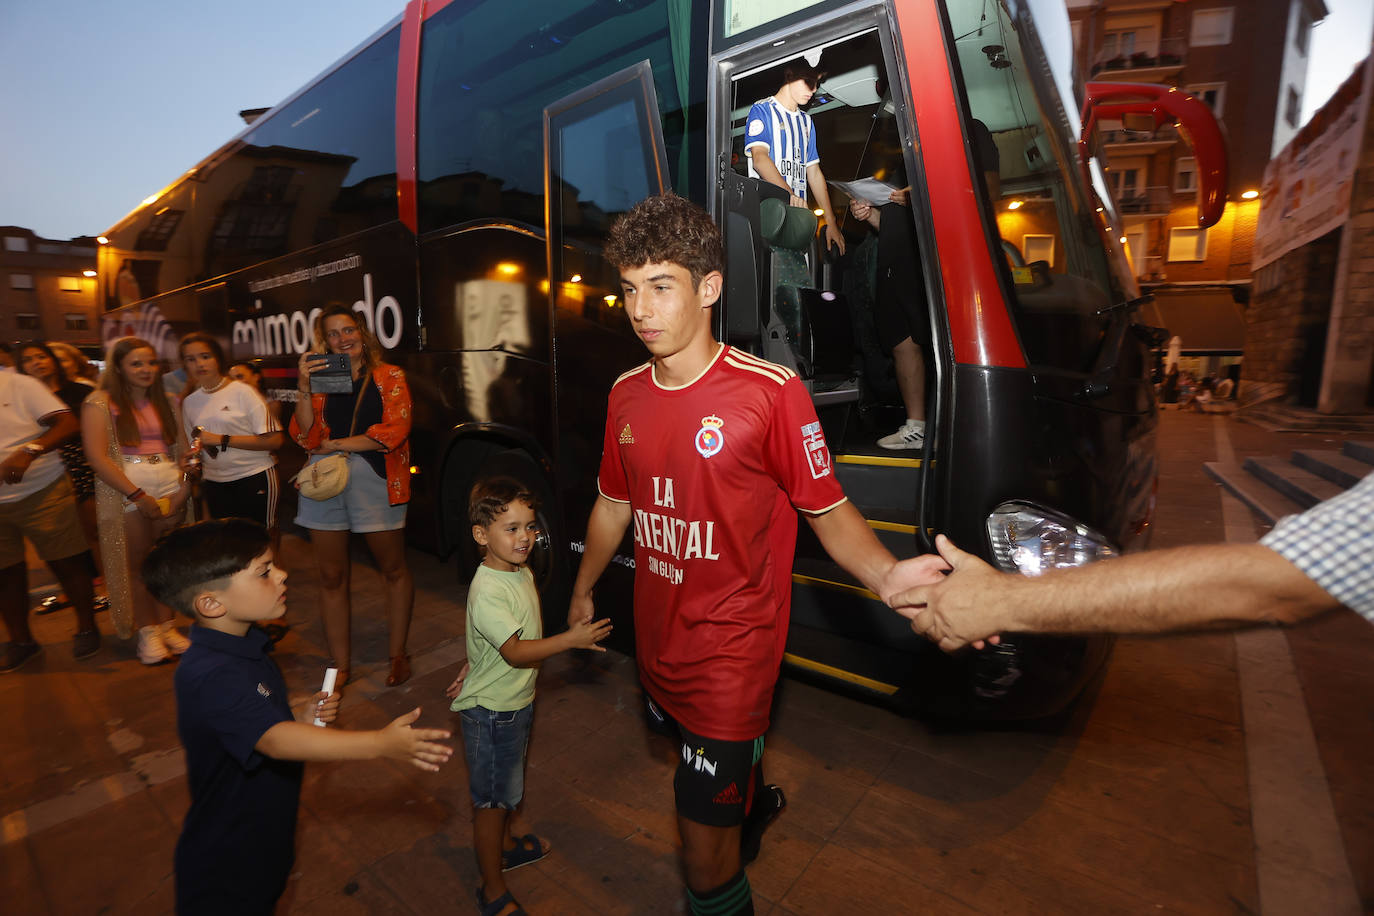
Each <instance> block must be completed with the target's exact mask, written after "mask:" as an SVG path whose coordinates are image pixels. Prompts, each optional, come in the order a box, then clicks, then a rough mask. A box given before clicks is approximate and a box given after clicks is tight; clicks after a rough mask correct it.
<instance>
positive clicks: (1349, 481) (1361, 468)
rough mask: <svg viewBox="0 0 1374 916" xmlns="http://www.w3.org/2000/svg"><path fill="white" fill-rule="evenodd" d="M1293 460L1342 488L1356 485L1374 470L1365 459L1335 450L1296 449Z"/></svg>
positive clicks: (1299, 465) (1301, 466)
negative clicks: (1361, 459)
mask: <svg viewBox="0 0 1374 916" xmlns="http://www.w3.org/2000/svg"><path fill="white" fill-rule="evenodd" d="M1292 461H1293V463H1294V464H1295V465H1297V466H1298V467H1300V468H1303V469H1304V470H1308V471H1311V472H1312V473H1313V474H1316V475H1317V476H1318V477H1321V478H1323V479H1325V480H1329V481H1331V482H1332V483H1334V484H1336V485H1337V486H1339V487H1341V488H1342V489H1349V488H1350V487H1353V486H1355V484H1357V483H1359V482H1360V481H1361V480H1363V479H1364V476H1365V475H1366V474H1368V473H1369V472H1370V471H1371V470H1374V468H1371V467H1370V466H1369V465H1368V464H1365V463H1364V462H1363V461H1360V460H1358V459H1356V458H1351V457H1350V456H1348V455H1345V454H1342V453H1341V452H1337V451H1334V450H1323V449H1305V448H1299V449H1294V450H1293V458H1292Z"/></svg>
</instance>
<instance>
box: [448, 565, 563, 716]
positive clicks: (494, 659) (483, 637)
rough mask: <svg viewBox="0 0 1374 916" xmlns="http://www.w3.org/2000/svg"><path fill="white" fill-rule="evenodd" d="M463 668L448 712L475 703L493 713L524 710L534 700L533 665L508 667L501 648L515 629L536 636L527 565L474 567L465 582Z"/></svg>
mask: <svg viewBox="0 0 1374 916" xmlns="http://www.w3.org/2000/svg"><path fill="white" fill-rule="evenodd" d="M467 630H468V639H467V642H468V664H469V665H471V668H470V669H469V671H468V676H467V680H465V681H464V682H463V690H462V692H461V693H459V694H458V698H457V699H456V700H454V701H453V705H452V706H451V707H450V708H451V709H452V710H453V711H454V712H457V711H458V710H460V709H469V708H471V707H473V706H481V707H483V708H485V709H491V710H495V711H497V712H510V711H512V710H516V709H524V708H525V707H526V706H528V705H530V704H531V703H533V702H534V680H535V677H536V676H537V675H538V674H539V669H538V668H512V667H511V666H510V665H509V664H508V663H507V662H506V660H505V658H503V657H502V656H501V646H503V645H505V642H506V640H508V639H510V638H511V636H512V635H513V634H515V633H519V634H520V638H521V639H541V638H543V635H544V629H543V625H542V623H541V621H540V619H539V591H538V590H537V589H536V588H535V587H534V574H533V573H531V572H530V571H529V568H528V567H521V568H520V569H517V570H516V571H515V572H499V571H497V570H495V569H492V568H491V567H489V566H486V565H482V566H478V567H477V572H476V573H475V574H474V575H473V577H472V584H471V585H469V586H468V627H467Z"/></svg>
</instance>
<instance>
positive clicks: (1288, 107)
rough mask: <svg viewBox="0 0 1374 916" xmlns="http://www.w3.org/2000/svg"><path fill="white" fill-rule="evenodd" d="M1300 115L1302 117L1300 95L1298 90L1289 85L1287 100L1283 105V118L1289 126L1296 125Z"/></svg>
mask: <svg viewBox="0 0 1374 916" xmlns="http://www.w3.org/2000/svg"><path fill="white" fill-rule="evenodd" d="M1300 117H1302V96H1300V95H1298V90H1296V89H1294V88H1293V87H1292V86H1289V87H1288V100H1287V101H1286V102H1284V105H1283V119H1284V120H1285V121H1287V122H1288V126H1289V127H1297V126H1298V118H1300Z"/></svg>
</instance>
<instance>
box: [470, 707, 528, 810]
mask: <svg viewBox="0 0 1374 916" xmlns="http://www.w3.org/2000/svg"><path fill="white" fill-rule="evenodd" d="M459 715H460V716H461V717H462V719H463V755H464V756H465V757H466V758H467V763H468V790H469V792H470V793H471V794H472V806H473V807H474V808H505V809H506V810H508V811H509V810H513V809H514V808H515V806H516V805H518V804H520V799H522V798H524V797H525V747H526V745H528V744H529V740H530V723H531V722H533V721H534V704H533V703H531V704H530V705H528V706H526V707H525V708H523V709H516V710H512V711H510V712H497V711H495V710H491V709H487V708H485V707H482V706H470V707H468V708H467V709H464V710H460V711H459Z"/></svg>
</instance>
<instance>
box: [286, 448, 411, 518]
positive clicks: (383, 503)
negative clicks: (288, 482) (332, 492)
mask: <svg viewBox="0 0 1374 916" xmlns="http://www.w3.org/2000/svg"><path fill="white" fill-rule="evenodd" d="M323 457H324V456H323V455H311V456H310V460H309V461H308V462H306V465H305V466H306V467H310V465H312V464H314V463H315V462H316V461H319V460H320V459H321V458H323ZM296 524H297V525H300V526H301V527H302V528H313V529H315V530H316V531H356V532H358V533H360V534H362V533H366V532H368V531H395V530H397V529H399V528H404V527H405V526H406V504H405V503H401V504H400V505H399V506H393V505H391V503H390V502H389V501H388V498H387V492H386V479H385V478H384V477H382V476H381V475H380V474H378V473H377V472H376V471H374V470H372V465H370V464H368V463H367V459H366V458H364V457H363V456H362V455H359V454H358V453H357V452H350V453H349V455H348V486H346V487H344V491H343V492H342V493H340V494H339V495H338V496H331V497H329V499H306V498H305V497H304V496H302V497H301V498H300V501H299V503H298V504H297V507H296Z"/></svg>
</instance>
